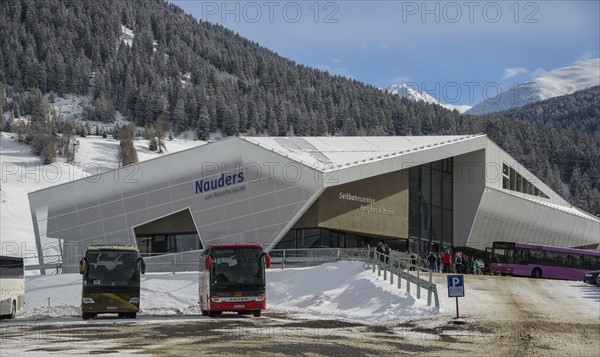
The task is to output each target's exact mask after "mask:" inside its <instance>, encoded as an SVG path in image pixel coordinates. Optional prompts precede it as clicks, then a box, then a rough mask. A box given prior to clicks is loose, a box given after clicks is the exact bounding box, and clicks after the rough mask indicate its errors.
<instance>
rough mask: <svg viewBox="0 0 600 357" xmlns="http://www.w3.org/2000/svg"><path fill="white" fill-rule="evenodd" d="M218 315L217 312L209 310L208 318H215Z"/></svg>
mask: <svg viewBox="0 0 600 357" xmlns="http://www.w3.org/2000/svg"><path fill="white" fill-rule="evenodd" d="M216 315H217V312H216V311H213V310H208V316H209V317H215V316H216Z"/></svg>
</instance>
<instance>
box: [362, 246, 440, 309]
mask: <svg viewBox="0 0 600 357" xmlns="http://www.w3.org/2000/svg"><path fill="white" fill-rule="evenodd" d="M368 264H369V265H370V266H371V268H372V269H373V273H375V271H377V276H379V277H381V275H382V272H383V280H385V281H387V279H388V276H389V280H390V284H394V274H395V275H396V281H397V284H398V289H400V288H402V279H404V280H405V281H406V292H407V293H409V294H410V293H411V291H410V290H411V284H413V285H415V288H416V290H417V291H416V293H417V299H420V298H421V289H425V290H427V306H431V300H432V297H433V298H434V302H435V307H436V308H439V307H440V300H439V296H438V291H437V285H436V284H435V283H433V281H432V278H433V272H432V271H431V270H429V269H426V268H423V267H422V266H420V265H415V264H412V263H411V261H410V259H409V258H398V257H394V255H387V254H383V253H380V252H378V251H377V250H376V249H373V251H372V252H371V254H369V260H368ZM411 272H412V274H411ZM422 272H423V274H421V273H422ZM422 275H424V276H427V280H426V279H423V278H422V277H421V276H422Z"/></svg>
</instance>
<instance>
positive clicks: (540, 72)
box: [529, 68, 548, 79]
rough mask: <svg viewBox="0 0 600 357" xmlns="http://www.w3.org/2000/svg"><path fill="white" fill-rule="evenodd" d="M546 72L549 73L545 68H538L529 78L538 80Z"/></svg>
mask: <svg viewBox="0 0 600 357" xmlns="http://www.w3.org/2000/svg"><path fill="white" fill-rule="evenodd" d="M546 72H548V71H546V70H545V69H543V68H536V69H535V70H534V71H533V72H531V73H529V78H532V79H533V78H537V77H539V76H541V75H542V74H544V73H546Z"/></svg>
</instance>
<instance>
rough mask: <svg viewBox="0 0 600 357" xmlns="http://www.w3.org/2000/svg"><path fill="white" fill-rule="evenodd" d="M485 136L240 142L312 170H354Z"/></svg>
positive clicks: (269, 138)
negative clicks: (353, 167) (375, 162)
mask: <svg viewBox="0 0 600 357" xmlns="http://www.w3.org/2000/svg"><path fill="white" fill-rule="evenodd" d="M480 136H483V135H453V136H353V137H346V136H344V137H342V136H326V137H243V138H241V139H243V140H246V141H248V142H251V143H253V144H256V145H258V146H260V147H263V148H265V149H267V150H271V151H275V152H277V153H279V154H281V155H284V156H286V157H288V158H290V159H292V160H294V161H297V162H300V163H302V164H305V165H308V166H311V167H317V165H318V167H323V166H324V165H327V166H335V167H340V166H353V165H359V164H361V163H363V162H364V161H365V160H377V159H383V158H386V157H389V156H397V155H402V154H405V153H409V152H412V151H416V150H425V149H428V148H432V147H439V146H441V145H450V144H452V143H456V142H459V141H463V140H466V139H471V138H475V137H480Z"/></svg>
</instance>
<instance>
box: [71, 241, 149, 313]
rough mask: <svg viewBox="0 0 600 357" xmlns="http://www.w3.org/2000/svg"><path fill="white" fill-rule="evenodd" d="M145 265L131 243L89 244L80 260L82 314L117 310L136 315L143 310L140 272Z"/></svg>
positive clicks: (143, 269) (117, 311) (141, 272)
mask: <svg viewBox="0 0 600 357" xmlns="http://www.w3.org/2000/svg"><path fill="white" fill-rule="evenodd" d="M145 270H146V265H145V263H144V260H143V259H142V257H141V256H140V253H139V252H138V250H137V249H136V248H134V247H132V246H90V247H88V249H87V250H86V252H85V255H84V257H83V258H82V259H81V262H80V263H79V272H80V273H81V274H82V275H83V287H82V291H81V317H82V318H83V319H84V320H87V319H89V318H92V317H96V315H98V314H107V313H116V314H118V315H119V317H131V318H135V317H136V315H137V312H138V311H139V310H140V274H144V273H145Z"/></svg>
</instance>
